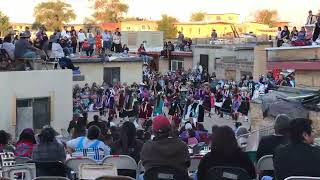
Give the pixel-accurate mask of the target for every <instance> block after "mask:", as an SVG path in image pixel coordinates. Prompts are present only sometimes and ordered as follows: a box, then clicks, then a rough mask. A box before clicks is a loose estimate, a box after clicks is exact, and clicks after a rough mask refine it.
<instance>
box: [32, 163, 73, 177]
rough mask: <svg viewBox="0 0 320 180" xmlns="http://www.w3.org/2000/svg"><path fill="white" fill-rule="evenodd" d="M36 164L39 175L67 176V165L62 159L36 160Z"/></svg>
mask: <svg viewBox="0 0 320 180" xmlns="http://www.w3.org/2000/svg"><path fill="white" fill-rule="evenodd" d="M34 163H35V164H36V170H37V177H41V176H61V177H66V176H67V167H66V166H65V165H64V164H63V163H62V162H60V161H55V162H50V161H48V162H47V161H34Z"/></svg>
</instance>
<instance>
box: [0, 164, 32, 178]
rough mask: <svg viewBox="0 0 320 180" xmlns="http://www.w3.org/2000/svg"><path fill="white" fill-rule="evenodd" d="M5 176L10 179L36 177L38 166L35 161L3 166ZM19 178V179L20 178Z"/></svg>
mask: <svg viewBox="0 0 320 180" xmlns="http://www.w3.org/2000/svg"><path fill="white" fill-rule="evenodd" d="M2 174H3V177H7V178H9V179H17V177H20V178H21V179H33V178H35V177H36V166H35V164H34V163H27V164H18V165H15V166H12V167H5V166H4V167H2ZM20 178H19V179H20Z"/></svg>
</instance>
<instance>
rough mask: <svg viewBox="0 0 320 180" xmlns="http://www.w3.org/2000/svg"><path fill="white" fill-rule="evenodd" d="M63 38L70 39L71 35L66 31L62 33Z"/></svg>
mask: <svg viewBox="0 0 320 180" xmlns="http://www.w3.org/2000/svg"><path fill="white" fill-rule="evenodd" d="M61 37H67V38H70V34H69V33H67V32H66V31H65V30H63V31H61Z"/></svg>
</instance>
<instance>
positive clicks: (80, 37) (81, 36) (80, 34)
mask: <svg viewBox="0 0 320 180" xmlns="http://www.w3.org/2000/svg"><path fill="white" fill-rule="evenodd" d="M86 38H87V37H86V34H85V33H83V32H78V39H79V42H83V41H84V40H85V39H86Z"/></svg>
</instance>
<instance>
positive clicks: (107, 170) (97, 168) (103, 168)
mask: <svg viewBox="0 0 320 180" xmlns="http://www.w3.org/2000/svg"><path fill="white" fill-rule="evenodd" d="M107 175H111V176H117V175H118V173H117V169H116V167H115V166H114V165H112V164H81V165H80V168H79V179H95V178H98V177H101V176H107Z"/></svg>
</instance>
